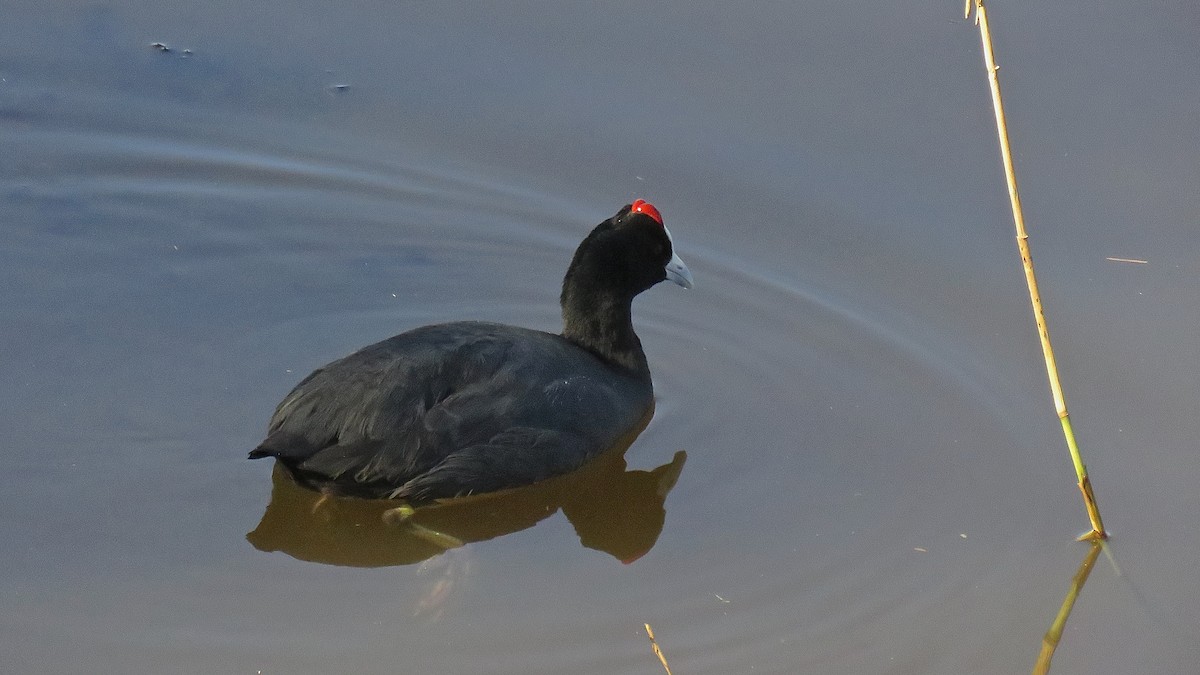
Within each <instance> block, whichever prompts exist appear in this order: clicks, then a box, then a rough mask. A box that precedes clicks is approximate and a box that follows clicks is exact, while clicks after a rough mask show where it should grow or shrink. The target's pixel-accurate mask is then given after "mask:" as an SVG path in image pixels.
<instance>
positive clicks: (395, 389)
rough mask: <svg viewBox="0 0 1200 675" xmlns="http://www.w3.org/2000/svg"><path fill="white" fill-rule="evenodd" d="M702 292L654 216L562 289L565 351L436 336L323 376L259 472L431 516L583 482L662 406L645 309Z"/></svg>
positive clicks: (615, 226) (514, 332) (597, 235)
mask: <svg viewBox="0 0 1200 675" xmlns="http://www.w3.org/2000/svg"><path fill="white" fill-rule="evenodd" d="M664 279H670V280H671V281H673V282H675V283H676V284H679V285H680V286H683V287H684V288H691V287H692V275H691V272H690V271H688V268H687V265H685V264H684V263H683V261H682V260H680V258H679V256H678V255H677V254H676V253H675V251H674V248H673V242H672V240H671V233H670V232H669V231H668V230H667V228H666V226H665V225H664V224H663V219H662V215H661V214H659V212H658V209H656V208H654V206H653V205H651V204H650V203H648V202H646V201H644V200H641V199H639V200H637V201H635V202H633V203H632V204H629V205H626V206H625V207H623V208H622V209H621V210H620V211H618V212H617V213H616V215H614V216H613V217H612V218H609V219H608V220H605V221H604V222H602V223H600V224H599V225H597V226H596V227H595V229H593V230H592V231H591V233H589V234H588V236H587V237H586V238H585V239H584V240H583V243H581V244H580V245H579V248H578V249H576V251H575V256H574V258H573V259H572V260H571V265H570V267H569V268H568V269H567V274H566V276H565V277H564V278H563V284H562V295H561V297H560V304H561V305H562V316H563V331H562V334H561V335H555V334H552V333H546V332H542V331H537V330H530V329H527V328H518V327H515V326H506V325H502V324H496V323H485V322H479V321H463V322H456V323H445V324H438V325H434V326H425V327H423V328H417V329H415V330H411V331H408V332H406V333H402V334H400V335H397V336H395V337H392V338H389V339H387V340H384V341H382V342H379V343H376V344H373V345H371V346H369V347H366V348H364V349H361V350H359V351H357V352H355V353H353V354H351V355H349V356H347V357H345V358H343V359H340V360H338V361H334V362H333V363H330V364H329V365H327V366H325V367H323V368H319V369H317V370H316V371H315V372H313V373H312V374H311V375H309V376H308V377H306V378H304V380H303V381H301V382H300V384H298V385H296V388H295V389H293V390H292V392H291V393H290V394H288V395H287V397H286V398H284V399H283V401H282V402H281V403H280V404H279V407H278V408H276V410H275V414H274V416H272V417H271V423H270V427H269V429H268V434H267V438H266V440H264V441H263V442H262V443H261V444H260V445H259V446H258V447H257V448H255V449H254V450H253V451H251V452H250V458H251V459H255V458H259V457H275V458H276V459H278V460H279V462H280V463H281V464H282V465H283V467H284V468H286V469H287V470H288V472H289V473H290V474H291V475H292V476H293V477H294V478H295V479H296V480H297V482H299V483H300V484H302V485H306V486H308V487H311V488H314V489H318V490H322V491H325V492H330V493H333V494H338V495H346V496H355V497H366V498H376V499H377V498H387V499H403V500H405V501H406V502H407V503H409V504H420V503H423V502H428V501H431V500H437V499H447V498H451V497H458V496H463V495H469V494H478V493H484V492H492V491H495V490H501V489H505V488H510V487H516V486H519V485H526V484H530V483H534V482H536V481H539V480H542V479H545V478H549V477H551V476H555V475H558V474H563V473H567V472H569V471H572V470H574V469H577V468H579V467H580V466H581V465H583V463H584V462H586V461H587V460H588V459H589V458H590V457H592V456H594V455H596V454H598V453H600V452H601V451H603V450H605V449H607V448H608V447H610V446H611V445H612V444H613V443H614V442H616V441H617V439H619V438H620V437H621V436H622V435H623V434H625V433H626V432H628V431H630V430H631V429H633V428H634V427H635V426H636V425H637V424H638V423H639V422H640V421H641V420H642V418H643V417H644V416H645V415H646V413H648V412H649V410H650V408H651V405H652V404H653V394H654V392H653V386H652V384H651V382H650V369H649V367H648V366H647V364H646V355H645V353H644V352H643V351H642V343H641V341H640V340H639V339H638V336H637V334H636V333H634V331H633V323H632V321H631V319H630V304H631V303H632V301H633V298H634V296H636V295H637V294H638V293H641V292H642V291H644V290H646V289H648V288H650V287H651V286H653V285H655V284H657V283H658V282H660V281H663V280H664Z"/></svg>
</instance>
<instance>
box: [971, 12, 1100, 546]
mask: <svg viewBox="0 0 1200 675" xmlns="http://www.w3.org/2000/svg"><path fill="white" fill-rule="evenodd" d="M974 2H975V24H976V25H978V26H979V35H980V39H981V40H982V41H983V61H984V65H985V67H986V68H987V74H988V82H989V83H990V84H991V89H992V105H993V107H994V108H995V112H996V135H997V136H998V137H999V139H1000V157H1001V159H1002V160H1003V162H1004V177H1005V179H1006V181H1007V183H1008V198H1009V202H1010V203H1011V205H1012V214H1013V224H1014V225H1015V226H1016V229H1017V249H1018V250H1019V251H1020V253H1021V262H1022V264H1023V266H1024V268H1025V283H1026V285H1027V286H1028V287H1029V299H1030V302H1032V303H1033V317H1034V320H1035V321H1036V322H1037V329H1038V336H1039V337H1040V338H1041V343H1042V355H1043V357H1045V361H1046V375H1047V377H1048V378H1049V380H1050V393H1051V394H1052V395H1053V396H1054V407H1055V409H1056V410H1057V411H1058V417H1059V420H1060V421H1061V422H1062V427H1063V435H1064V436H1065V437H1066V441H1067V449H1068V450H1069V451H1070V453H1071V461H1072V462H1073V463H1074V465H1075V475H1076V477H1077V478H1078V479H1079V490H1080V492H1081V493H1082V494H1083V499H1084V504H1085V506H1086V507H1087V512H1088V518H1089V519H1090V520H1091V522H1092V531H1091V532H1090V533H1089V534H1087V535H1084V536H1083V537H1081V539H1106V538H1108V532H1106V531H1105V529H1104V523H1103V521H1101V520H1100V510H1099V509H1098V508H1097V506H1096V498H1095V496H1094V495H1093V494H1092V483H1091V480H1090V479H1089V478H1088V474H1087V466H1085V465H1084V463H1083V458H1082V457H1081V456H1080V454H1079V447H1078V446H1077V445H1076V443H1075V432H1074V431H1073V430H1072V428H1071V418H1070V416H1069V415H1068V414H1067V402H1066V398H1065V397H1064V396H1063V391H1062V384H1061V382H1060V380H1059V377H1058V365H1057V364H1056V362H1055V360H1054V349H1053V348H1052V347H1051V346H1050V330H1049V328H1047V326H1046V315H1045V313H1044V312H1043V311H1042V299H1041V294H1040V293H1038V287H1037V277H1036V276H1035V275H1034V273H1033V256H1032V254H1031V253H1030V251H1029V235H1028V234H1027V233H1026V232H1025V214H1024V212H1023V211H1022V209H1021V193H1020V192H1019V191H1018V190H1017V174H1016V169H1015V168H1014V167H1013V159H1012V150H1011V148H1010V147H1009V143H1008V123H1007V122H1006V121H1005V117H1004V103H1003V101H1002V99H1001V97H1000V78H999V77H998V76H997V72H998V71H999V70H1000V68H999V67H998V66H997V65H996V56H995V53H994V52H993V51H992V33H991V31H990V30H989V29H988V22H987V10H986V9H984V6H983V0H974ZM970 7H971V0H967V5H966V10H967V13H968V15H969V14H970Z"/></svg>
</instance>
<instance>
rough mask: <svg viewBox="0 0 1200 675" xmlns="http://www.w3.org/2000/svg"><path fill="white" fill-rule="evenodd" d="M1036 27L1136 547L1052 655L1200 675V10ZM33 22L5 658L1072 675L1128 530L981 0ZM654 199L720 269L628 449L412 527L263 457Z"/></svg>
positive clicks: (15, 223) (1036, 23)
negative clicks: (1036, 321) (991, 73)
mask: <svg viewBox="0 0 1200 675" xmlns="http://www.w3.org/2000/svg"><path fill="white" fill-rule="evenodd" d="M1010 4H1011V6H1009V5H1006V6H1004V7H997V8H994V9H993V17H992V23H993V29H994V30H995V31H997V33H998V34H997V49H998V50H999V54H1000V56H999V58H1000V61H1001V63H1002V64H1003V66H1004V71H1003V75H1002V77H1003V78H1004V79H1003V83H1004V86H1005V91H1006V96H1007V98H1008V105H1009V108H1010V115H1011V120H1010V124H1011V125H1012V133H1013V142H1014V144H1015V146H1016V148H1017V150H1018V153H1019V156H1018V160H1017V161H1018V171H1019V172H1020V176H1021V180H1022V185H1023V191H1024V196H1025V202H1026V209H1027V216H1028V217H1029V220H1030V228H1031V234H1032V237H1033V239H1032V241H1033V249H1034V256H1035V259H1036V260H1037V262H1038V264H1039V275H1040V278H1041V280H1042V284H1043V293H1044V296H1045V301H1046V304H1047V311H1048V312H1049V315H1050V320H1051V330H1052V332H1053V335H1054V338H1055V344H1056V347H1057V349H1058V352H1059V359H1060V366H1061V368H1062V371H1063V375H1064V378H1065V382H1066V388H1067V395H1068V398H1069V402H1070V404H1071V410H1072V418H1073V419H1074V420H1075V424H1076V427H1077V432H1078V433H1079V435H1080V442H1081V445H1082V447H1083V451H1084V453H1085V458H1086V459H1087V461H1088V463H1089V467H1090V469H1091V472H1092V478H1093V482H1094V484H1095V486H1096V492H1097V496H1098V499H1099V502H1100V507H1101V510H1102V512H1103V513H1104V516H1105V520H1106V523H1107V525H1108V526H1109V528H1110V529H1111V530H1112V532H1113V533H1114V538H1113V540H1112V542H1111V545H1110V547H1109V550H1108V552H1107V553H1105V554H1101V555H1100V557H1099V562H1098V563H1097V565H1096V567H1095V570H1094V573H1093V574H1092V575H1091V576H1090V579H1089V581H1088V583H1087V586H1086V587H1085V588H1084V590H1083V592H1082V593H1081V595H1080V599H1079V601H1078V602H1077V604H1076V606H1075V609H1074V613H1073V614H1072V616H1071V618H1070V620H1069V622H1068V623H1067V629H1066V632H1065V634H1064V637H1063V640H1062V644H1061V645H1060V647H1059V650H1058V653H1057V655H1056V656H1055V661H1054V669H1053V671H1052V672H1055V673H1071V672H1079V673H1083V672H1089V673H1092V672H1112V673H1124V672H1156V673H1189V672H1196V665H1195V664H1196V663H1197V662H1200V650H1198V648H1197V646H1196V645H1197V644H1198V641H1197V640H1196V637H1197V633H1198V631H1197V628H1196V627H1197V626H1200V610H1198V609H1197V608H1198V607H1200V586H1198V585H1197V583H1196V579H1195V573H1194V571H1193V570H1192V565H1191V561H1192V560H1194V559H1195V558H1196V556H1197V554H1200V519H1197V518H1196V513H1197V511H1198V510H1200V498H1198V497H1197V496H1196V495H1197V494H1198V492H1197V490H1196V489H1195V485H1196V484H1197V481H1198V480H1200V455H1198V453H1197V448H1196V443H1195V439H1196V438H1197V432H1198V431H1200V429H1198V426H1197V415H1196V406H1197V400H1198V395H1200V365H1198V364H1200V347H1198V343H1197V342H1196V341H1195V339H1194V335H1195V326H1196V323H1197V319H1200V293H1197V292H1196V291H1197V290H1198V289H1200V283H1198V281H1197V280H1198V274H1200V264H1198V262H1197V261H1198V257H1197V251H1200V228H1198V227H1197V223H1198V221H1200V197H1198V195H1200V192H1197V191H1196V190H1195V186H1196V185H1197V184H1198V182H1200V169H1198V167H1197V163H1196V157H1195V152H1194V149H1195V147H1197V141H1198V140H1200V139H1197V138H1196V133H1197V132H1196V129H1197V126H1196V125H1195V124H1194V122H1195V117H1196V112H1197V111H1198V110H1200V94H1198V93H1197V90H1196V89H1195V88H1194V87H1190V86H1187V84H1186V78H1184V80H1180V79H1179V78H1180V77H1183V76H1182V75H1181V74H1182V73H1188V72H1193V71H1194V70H1195V68H1196V67H1197V65H1200V53H1198V52H1197V51H1196V49H1195V41H1194V34H1195V32H1196V30H1197V29H1200V11H1198V10H1196V9H1194V8H1191V7H1180V6H1176V5H1172V6H1170V7H1167V6H1166V5H1163V6H1161V7H1160V6H1158V5H1152V6H1148V7H1141V8H1138V9H1137V10H1136V11H1135V10H1134V9H1129V8H1126V7H1125V6H1124V5H1123V4H1122V3H1114V2H1103V3H1101V4H1099V5H1097V6H1095V7H1093V8H1092V9H1091V10H1090V11H1089V12H1088V13H1085V14H1084V15H1082V16H1081V15H1077V14H1076V13H1074V12H1073V11H1071V12H1068V11H1067V10H1066V9H1061V10H1060V9H1055V8H1047V7H1042V6H1040V5H1039V4H1038V3H1029V2H1018V3H1010ZM0 9H3V10H4V11H3V14H4V16H5V17H6V19H5V21H4V22H2V23H0V214H2V218H3V220H2V221H0V222H2V223H3V225H2V227H3V230H2V231H3V233H4V238H3V245H0V381H2V382H3V383H4V384H3V385H2V386H0V428H2V429H4V430H5V434H4V436H5V442H4V446H3V447H4V448H5V450H4V457H5V459H6V462H5V470H4V471H2V472H0V513H3V514H4V517H3V518H2V519H0V540H2V541H3V542H4V545H3V546H2V547H0V567H3V569H4V570H5V574H3V575H0V598H2V600H3V605H4V608H5V611H4V612H3V615H2V616H0V671H4V672H47V673H49V672H54V673H76V672H77V673H97V672H106V673H107V672H112V673H125V672H187V673H223V672H229V673H235V672H236V673H254V672H260V671H261V672H263V673H276V672H286V673H329V672H354V673H396V672H404V673H408V672H412V673H448V674H453V673H469V672H488V673H530V672H537V673H543V672H544V673H551V672H553V673H558V672H570V673H598V674H599V673H606V674H608V673H650V672H656V671H658V669H659V665H658V664H657V659H656V658H655V657H654V655H653V653H652V651H651V648H650V644H649V642H648V640H647V638H646V635H645V633H644V631H643V628H642V626H643V624H644V623H647V622H648V623H650V624H651V625H652V626H653V627H654V629H655V633H656V635H657V638H658V643H659V644H660V646H661V647H662V648H663V650H664V651H665V653H666V656H667V657H668V659H669V661H670V663H671V666H672V669H673V670H674V672H677V673H740V672H755V673H796V672H801V673H897V674H909V673H912V674H917V673H996V672H1022V671H1025V670H1027V669H1030V668H1032V666H1033V662H1034V659H1035V658H1036V656H1037V654H1038V652H1039V650H1040V649H1041V645H1042V637H1043V634H1044V633H1045V632H1046V630H1047V629H1048V628H1049V627H1050V624H1051V621H1052V620H1053V618H1054V616H1055V614H1056V613H1057V612H1058V609H1059V606H1060V604H1061V603H1062V601H1063V597H1064V595H1066V593H1067V590H1068V588H1069V586H1070V583H1071V579H1072V576H1073V575H1074V574H1075V573H1076V568H1077V566H1078V565H1079V563H1080V562H1081V561H1082V560H1083V559H1084V557H1085V556H1086V555H1087V553H1088V549H1087V547H1086V546H1084V545H1082V544H1077V543H1075V542H1074V541H1073V537H1074V536H1075V535H1076V534H1078V533H1079V532H1081V531H1083V530H1084V529H1086V526H1087V520H1086V517H1085V514H1084V512H1083V508H1082V505H1081V504H1080V503H1079V502H1080V500H1079V496H1078V493H1077V491H1076V489H1075V487H1074V486H1073V482H1074V476H1073V473H1072V471H1071V468H1070V462H1069V459H1068V457H1067V454H1066V452H1065V448H1063V442H1062V439H1061V435H1060V433H1059V429H1058V424H1057V422H1056V420H1055V419H1054V414H1053V408H1052V405H1051V402H1050V398H1049V395H1048V393H1047V388H1046V385H1045V381H1044V374H1043V366H1042V363H1041V356H1040V352H1039V350H1038V346H1037V343H1036V340H1035V334H1034V329H1033V326H1032V320H1031V317H1030V313H1029V309H1028V305H1027V299H1026V295H1025V290H1024V286H1023V283H1022V278H1021V273H1020V269H1019V262H1018V259H1017V255H1016V251H1015V247H1014V246H1013V243H1012V235H1011V226H1010V225H1009V220H1008V219H1009V216H1008V212H1007V208H1008V206H1007V202H1006V199H1005V194H1004V191H1003V184H1002V182H1001V176H1000V173H999V165H998V160H997V157H996V154H995V141H994V139H993V137H992V136H991V133H992V131H991V128H990V124H991V118H990V116H991V110H990V103H989V101H988V99H987V91H986V86H985V83H984V80H983V76H982V65H981V62H980V58H979V51H978V44H977V39H978V38H977V35H976V33H975V32H974V30H973V28H972V27H970V25H969V24H964V23H961V22H960V21H958V20H957V18H956V15H957V12H958V11H959V9H960V8H959V7H957V6H949V5H947V6H945V7H942V6H940V5H937V4H934V3H924V4H921V5H919V6H916V7H912V6H909V7H896V8H891V7H879V6H877V5H871V6H869V7H868V6H866V5H854V4H853V3H849V4H844V5H837V6H825V5H821V4H818V3H757V4H754V5H752V6H749V7H740V6H733V5H727V4H712V3H699V4H697V3H675V2H668V3H658V4H655V5H653V6H644V5H643V4H637V3H610V4H605V5H570V6H565V7H564V6H560V5H559V4H551V3H536V2H535V3H519V4H509V3H505V4H499V5H484V6H479V5H446V4H444V3H440V4H439V3H393V4H392V5H387V6H379V7H371V8H365V7H360V8H354V9H347V8H344V7H340V6H338V7H336V8H335V7H326V6H321V5H315V4H314V5H311V6H310V5H284V4H279V3H275V4H271V3H268V4H266V5H263V4H261V3H260V4H258V5H255V6H254V7H253V8H248V7H245V6H242V5H233V4H230V5H221V4H217V5H212V4H209V5H205V6H203V7H192V6H185V5H177V4H173V3H169V2H168V3H158V4H155V5H154V6H152V7H142V6H139V5H137V4H133V3H127V4H120V3H118V4H110V5H106V6H103V7H101V6H98V5H91V4H85V3H78V4H73V3H65V4H63V6H62V8H61V9H60V12H59V14H58V15H56V16H55V17H54V18H53V19H52V18H51V17H49V16H47V15H46V14H47V13H46V12H44V11H40V10H38V9H37V8H35V7H33V6H30V7H17V6H8V7H0ZM155 42H159V43H162V44H163V45H165V46H167V47H168V50H166V51H164V50H161V49H158V48H153V47H151V44H152V43H155ZM1097 49H1102V50H1103V58H1096V57H1095V50H1097ZM1181 82H1183V85H1182V86H1181ZM635 197H645V198H647V199H651V200H653V201H654V203H655V204H656V205H657V206H658V207H659V208H660V209H661V210H662V211H663V213H664V216H665V217H666V219H667V221H668V223H669V224H670V226H671V229H672V232H673V234H674V235H675V238H676V241H677V247H678V249H679V252H680V254H681V255H682V256H683V257H684V259H685V260H686V261H687V262H688V264H689V266H690V267H691V268H692V270H693V272H694V274H695V276H696V281H697V288H696V289H695V290H693V291H686V292H685V291H683V290H681V289H678V288H675V287H666V286H663V287H659V288H655V289H653V290H651V291H650V292H648V293H646V294H645V295H644V296H642V297H641V298H639V300H638V301H637V302H636V303H635V308H634V313H635V317H634V318H635V324H636V326H637V329H638V331H639V334H640V335H641V336H642V339H643V342H644V343H645V346H646V350H647V353H648V356H649V359H650V363H651V368H652V370H653V371H654V375H655V387H656V393H657V402H656V410H655V414H654V417H653V419H652V420H650V421H649V422H648V425H647V427H646V428H645V430H644V431H643V432H642V433H641V435H640V436H639V437H637V438H636V439H635V440H633V441H632V443H631V445H630V446H629V447H628V448H627V449H621V448H617V449H615V450H614V451H613V452H611V453H609V454H608V455H606V456H605V457H604V458H603V460H602V461H599V462H597V463H595V464H594V465H591V466H589V467H588V468H587V469H586V470H584V471H582V472H580V473H579V474H577V475H572V476H568V477H564V478H563V479H560V480H556V481H551V482H550V483H548V484H546V485H541V486H537V487H535V488H534V489H531V490H523V491H516V492H514V493H510V494H506V495H501V496H498V497H494V498H483V499H477V500H467V501H466V502H464V503H460V504H452V505H448V506H444V507H437V508H434V509H429V510H424V511H420V512H418V515H417V517H416V518H415V519H414V522H413V523H410V524H407V525H403V526H398V525H395V524H389V523H388V522H386V520H385V517H384V515H383V513H382V511H383V507H381V506H379V505H376V504H370V503H361V502H353V501H341V500H318V499H316V497H315V495H312V494H310V493H307V492H305V491H303V490H299V489H297V488H296V487H295V486H292V485H290V484H289V483H287V481H286V480H280V479H279V476H277V475H276V476H273V475H272V471H271V466H270V465H269V464H268V463H267V462H247V461H246V460H245V459H244V458H245V453H246V451H247V450H248V449H249V448H251V447H253V446H254V445H255V444H256V443H257V442H258V441H259V440H260V437H261V434H262V432H263V430H264V427H265V424H266V420H267V419H268V417H269V416H270V413H271V411H272V410H273V407H274V405H275V403H276V402H277V401H278V400H279V399H280V398H281V397H282V396H283V395H284V394H285V393H286V392H287V391H288V390H289V388H290V387H291V386H292V385H293V384H294V383H295V382H296V381H298V380H299V379H300V378H301V377H303V376H304V375H305V374H307V373H308V372H309V371H310V370H311V369H313V368H314V367H317V366H319V365H321V364H323V363H325V362H327V361H329V360H331V359H333V358H336V357H338V356H341V355H343V354H345V353H347V352H349V351H351V350H353V349H355V348H357V347H360V346H362V345H365V344H368V343H370V342H374V341H376V340H378V339H381V338H383V337H386V336H389V335H391V334H394V333H396V332H399V331H401V330H405V329H408V328H412V327H415V326H418V325H422V324H425V323H429V322H436V321H443V320H453V319H466V318H471V319H486V320H496V321H503V322H507V323H514V324H520V325H526V326H531V327H535V328H542V329H546V330H554V329H555V328H556V327H557V324H558V320H559V314H558V307H557V305H556V299H557V294H558V284H559V282H560V280H561V276H562V273H563V271H564V270H565V266H566V263H567V262H568V261H569V258H570V254H571V251H572V250H573V249H574V247H575V245H576V244H577V243H578V241H579V239H580V238H581V237H582V236H583V235H584V234H585V233H586V232H587V231H588V230H589V229H590V228H591V227H592V226H593V225H594V224H595V223H596V222H599V220H601V219H603V218H605V217H607V216H608V215H610V214H611V213H612V212H613V211H615V210H616V208H618V207H619V206H620V205H621V204H624V203H627V202H628V201H630V200H631V199H633V198H635ZM1108 257H1123V258H1133V259H1142V260H1146V261H1147V262H1146V263H1145V264H1137V263H1121V262H1114V261H1110V260H1106V258H1108Z"/></svg>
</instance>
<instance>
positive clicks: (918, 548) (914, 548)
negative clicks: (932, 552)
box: [913, 546, 929, 553]
mask: <svg viewBox="0 0 1200 675" xmlns="http://www.w3.org/2000/svg"><path fill="white" fill-rule="evenodd" d="M913 550H914V551H916V552H918V553H929V550H928V549H924V548H921V547H920V546H914V547H913Z"/></svg>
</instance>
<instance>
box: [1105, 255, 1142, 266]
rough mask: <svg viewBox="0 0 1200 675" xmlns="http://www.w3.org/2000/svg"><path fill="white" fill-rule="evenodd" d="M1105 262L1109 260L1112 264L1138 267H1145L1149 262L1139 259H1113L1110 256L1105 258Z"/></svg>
mask: <svg viewBox="0 0 1200 675" xmlns="http://www.w3.org/2000/svg"><path fill="white" fill-rule="evenodd" d="M1105 260H1110V261H1112V262H1123V263H1136V264H1138V265H1145V264H1147V263H1149V262H1150V261H1149V260H1142V259H1141V258H1113V257H1111V256H1110V257H1108V258H1105Z"/></svg>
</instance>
